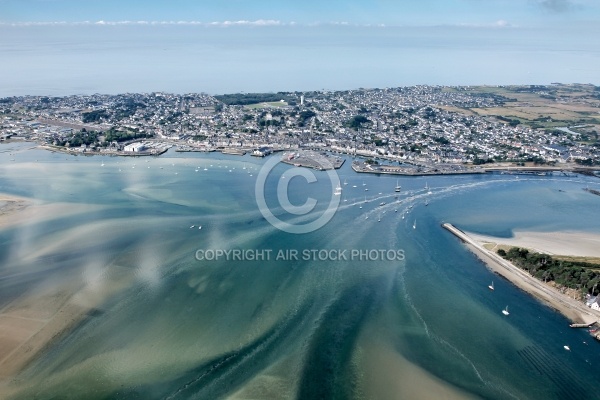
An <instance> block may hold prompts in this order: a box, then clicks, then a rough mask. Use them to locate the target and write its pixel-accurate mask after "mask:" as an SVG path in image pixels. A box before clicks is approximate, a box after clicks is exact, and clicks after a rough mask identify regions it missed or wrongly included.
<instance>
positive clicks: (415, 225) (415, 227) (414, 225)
mask: <svg viewBox="0 0 600 400" xmlns="http://www.w3.org/2000/svg"><path fill="white" fill-rule="evenodd" d="M413 229H417V220H416V219H415V222H413Z"/></svg>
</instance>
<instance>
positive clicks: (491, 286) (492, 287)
mask: <svg viewBox="0 0 600 400" xmlns="http://www.w3.org/2000/svg"><path fill="white" fill-rule="evenodd" d="M488 287H489V288H490V290H494V281H492V283H491V285H488Z"/></svg>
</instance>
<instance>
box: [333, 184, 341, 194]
mask: <svg viewBox="0 0 600 400" xmlns="http://www.w3.org/2000/svg"><path fill="white" fill-rule="evenodd" d="M333 194H334V195H336V196H339V195H341V194H342V187H341V186H340V184H339V183H338V185H337V187H336V188H335V191H334V192H333Z"/></svg>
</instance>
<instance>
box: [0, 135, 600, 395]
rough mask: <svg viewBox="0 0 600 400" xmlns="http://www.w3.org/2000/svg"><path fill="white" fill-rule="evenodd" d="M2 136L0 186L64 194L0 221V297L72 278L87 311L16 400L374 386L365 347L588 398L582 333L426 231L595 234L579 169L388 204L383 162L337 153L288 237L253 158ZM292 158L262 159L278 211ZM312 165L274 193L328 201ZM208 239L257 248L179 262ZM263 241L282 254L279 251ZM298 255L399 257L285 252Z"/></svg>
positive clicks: (480, 388) (507, 383) (502, 382)
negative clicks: (373, 164) (120, 151)
mask: <svg viewBox="0 0 600 400" xmlns="http://www.w3.org/2000/svg"><path fill="white" fill-rule="evenodd" d="M0 151H2V152H0V163H1V164H0V165H2V167H1V168H0V192H3V193H9V194H13V195H19V196H23V197H30V198H34V199H36V201H37V202H38V203H39V204H38V205H40V206H43V205H45V204H46V205H49V204H56V203H61V204H62V203H64V204H65V206H64V207H63V208H64V210H63V211H64V212H59V211H54V212H55V215H51V217H50V218H48V217H42V216H33V217H32V218H31V219H30V220H28V221H27V222H26V223H22V224H20V225H18V226H9V227H6V228H5V229H3V230H1V231H0V258H1V261H2V262H1V263H0V308H3V307H5V306H8V305H10V304H14V303H13V302H14V301H15V299H18V298H19V296H21V295H23V294H24V293H26V294H29V295H31V296H35V295H36V294H37V293H39V292H41V291H43V292H44V293H46V292H52V290H62V288H64V287H66V286H69V287H72V286H73V285H74V286H76V288H77V291H78V292H77V293H76V294H75V295H74V298H75V299H78V301H81V302H82V303H85V304H88V305H89V306H90V307H92V310H91V311H90V312H88V313H87V314H86V316H85V318H83V320H82V321H80V322H79V323H78V324H77V325H76V326H75V327H74V328H73V329H72V330H71V331H70V332H69V333H68V334H66V335H64V336H62V337H61V338H60V339H59V340H58V341H56V342H54V343H53V344H52V345H51V346H50V347H49V348H48V349H47V350H46V351H45V352H44V354H43V355H41V356H40V357H39V358H38V359H36V361H35V362H33V363H32V364H31V365H29V366H28V368H27V369H26V370H25V371H23V372H22V373H21V374H20V375H19V376H18V377H17V379H16V381H15V382H14V383H13V387H14V388H15V390H16V395H15V398H32V397H36V398H92V399H93V398H98V399H100V398H102V399H105V398H114V399H116V398H144V399H146V398H161V399H162V398H174V399H175V398H186V399H187V398H198V399H213V398H225V397H231V398H298V399H307V398H373V397H372V396H370V395H369V393H371V390H372V388H371V384H370V383H369V382H368V378H365V376H367V375H366V372H367V365H368V366H369V367H368V368H372V366H373V365H376V366H377V365H378V364H377V361H378V360H377V359H376V360H374V361H373V360H370V359H369V354H368V353H369V349H370V348H371V347H370V346H371V345H373V344H374V343H379V344H382V343H383V344H384V345H385V347H386V348H388V349H391V351H392V352H393V353H394V354H395V355H397V356H398V357H402V358H404V359H406V360H408V361H409V362H410V363H411V364H412V365H416V366H419V367H420V368H422V369H423V370H424V371H426V372H427V374H428V375H429V376H430V377H436V378H438V379H439V380H440V381H441V382H445V383H446V384H447V388H452V389H453V390H456V392H457V393H460V396H462V397H465V398H467V397H469V395H472V396H474V397H479V398H490V399H505V398H519V399H524V398H527V399H568V398H588V399H589V398H598V395H597V394H596V392H595V391H594V389H595V388H596V387H597V386H598V383H600V377H599V376H598V374H597V373H596V372H595V370H596V369H597V367H598V365H599V363H600V344H599V343H596V342H594V341H593V339H591V338H590V337H589V335H587V334H586V332H585V331H584V330H572V329H570V328H569V327H568V324H569V321H567V320H566V319H565V318H563V317H562V316H561V315H559V314H557V313H556V312H554V311H552V310H551V309H549V308H547V307H545V306H543V305H541V304H540V303H538V302H537V301H536V300H534V299H532V298H531V297H530V296H528V295H526V294H525V293H523V292H522V291H520V290H519V289H517V288H515V287H513V286H512V285H511V284H510V283H508V282H507V281H505V280H503V279H501V278H498V277H497V276H495V275H494V274H492V273H491V272H490V271H488V270H487V269H486V268H485V266H484V265H483V264H482V263H481V262H480V261H478V260H477V258H476V257H474V256H473V255H472V254H471V253H470V252H468V251H467V250H466V248H465V247H464V246H463V245H462V244H461V243H460V242H459V240H458V239H457V238H455V237H454V236H452V235H451V234H450V233H449V232H447V231H446V230H444V229H442V228H441V226H440V225H441V223H443V222H450V223H452V224H454V225H456V226H458V227H459V228H461V229H465V230H469V231H473V232H479V233H484V234H493V235H499V236H509V235H510V234H511V231H512V230H513V229H520V230H525V229H526V230H535V231H554V230H577V231H589V232H594V233H598V232H599V230H598V229H599V228H598V226H600V224H599V222H600V213H599V207H598V201H599V198H598V197H597V196H593V195H591V194H588V193H586V192H584V191H583V190H582V188H583V187H585V186H587V185H590V187H599V186H600V181H598V180H597V179H592V178H588V177H575V178H569V177H563V176H558V175H556V176H552V177H538V176H521V177H520V178H519V179H515V177H514V176H508V175H488V176H477V175H475V176H446V177H441V176H440V177H427V178H408V177H405V178H400V179H399V183H400V185H401V186H402V193H401V194H400V196H399V197H398V199H396V198H395V196H396V194H395V193H394V192H393V189H394V186H395V185H396V178H395V177H390V176H374V175H373V176H368V175H357V174H355V173H354V172H353V171H352V170H351V169H350V165H349V162H347V163H346V164H345V165H344V166H343V168H342V169H341V170H340V171H339V177H340V181H341V182H344V181H346V183H347V185H344V187H343V194H342V196H341V198H340V207H339V209H338V211H337V212H336V214H335V216H334V217H333V219H332V220H331V221H330V222H329V223H327V224H326V225H325V226H323V227H322V228H321V229H318V230H316V231H314V232H311V233H308V234H303V235H294V234H290V233H285V232H281V231H279V230H277V229H275V228H273V227H272V226H271V225H270V224H269V223H268V222H267V221H266V220H265V218H263V216H262V214H261V213H260V211H259V208H258V206H257V204H256V201H255V182H256V178H257V176H258V173H259V170H260V167H261V166H262V165H263V163H265V162H266V161H267V160H262V159H256V158H251V157H248V156H245V157H238V156H225V155H221V154H191V153H181V154H179V153H175V152H169V153H167V154H165V155H163V156H161V157H159V158H115V157H100V156H94V157H84V156H69V155H65V154H61V153H51V152H47V151H42V150H37V149H33V148H32V145H30V144H7V145H2V146H1V147H0ZM12 159H14V161H11V160H12ZM348 161H350V160H348ZM204 168H206V170H204ZM291 168H292V167H290V166H286V165H278V166H277V167H275V169H274V171H273V174H272V175H270V176H269V179H267V185H266V196H265V197H266V201H267V205H268V206H270V207H271V208H272V209H273V210H274V214H276V215H278V216H280V217H281V218H282V219H286V220H287V221H289V222H298V221H299V220H300V221H304V220H303V219H302V217H289V216H286V215H285V213H284V212H283V211H282V210H281V208H280V207H278V206H277V204H278V200H277V193H276V186H277V181H278V180H280V179H288V178H289V177H290V176H291V175H290V174H289V173H288V178H286V177H282V175H283V176H285V174H286V172H288V170H290V169H291ZM324 174H325V173H324V172H315V176H316V177H317V178H318V181H317V182H316V183H314V184H311V185H306V184H303V182H302V179H300V178H293V179H292V180H291V182H290V187H289V188H290V189H289V199H290V202H291V203H292V204H294V205H299V204H301V203H303V202H304V201H305V200H306V199H307V198H308V197H313V198H315V199H316V200H318V204H317V207H316V209H315V211H314V213H312V214H310V215H309V216H308V217H307V218H309V219H310V218H311V217H312V216H313V215H317V214H319V213H321V212H322V211H323V210H324V207H325V206H324V204H325V203H326V202H327V201H328V200H329V198H330V197H331V193H332V188H331V185H330V183H329V181H328V180H327V179H325V178H324V176H325V175H324ZM363 183H364V184H365V185H364V186H363ZM425 185H427V186H428V187H430V188H431V192H432V193H431V194H430V195H428V194H427V193H426V190H425V189H424V187H425ZM353 186H356V187H353ZM365 188H368V189H369V190H368V191H365V190H364V189H365ZM559 189H560V190H562V191H559ZM380 193H381V194H380ZM365 196H366V197H367V200H368V202H367V203H365ZM426 199H427V200H428V201H429V205H428V206H425V205H424V202H425V200H426ZM381 202H386V205H384V206H382V207H379V206H378V205H379V203H381ZM78 207H80V208H78ZM360 207H362V208H360ZM402 215H404V218H402ZM367 217H368V218H367ZM413 224H414V226H416V228H413ZM192 225H194V228H191V226H192ZM198 225H201V226H202V229H197V227H198ZM211 249H213V250H215V249H241V250H251V251H261V250H262V251H271V252H272V254H271V257H270V259H262V260H223V259H221V260H197V259H196V257H195V256H196V254H197V250H204V251H206V250H211ZM279 250H283V251H290V250H296V251H298V253H299V255H300V256H299V257H298V259H294V258H293V257H289V256H288V257H284V259H279V260H277V259H275V255H276V253H277V252H278V251H279ZM310 250H315V251H319V250H333V252H332V253H329V254H339V253H337V252H338V251H343V250H346V251H347V254H348V257H349V256H350V252H351V251H353V250H354V251H357V250H363V251H368V250H394V251H401V253H394V254H395V256H394V257H378V258H377V257H374V258H376V259H368V258H367V259H364V258H363V259H348V260H345V261H344V260H335V259H333V258H332V257H325V259H319V257H318V256H314V257H312V258H311V257H309V259H303V258H302V254H303V251H310ZM287 254H288V255H289V253H287ZM399 254H402V255H403V257H399V256H398V255H399ZM491 280H494V282H495V286H496V290H495V291H494V292H490V291H489V290H488V289H487V285H488V284H489V283H490V281H491ZM111 288H112V289H111ZM92 294H93V295H94V296H96V295H97V296H96V297H94V299H96V300H95V301H94V302H92V301H91V300H90V299H89V298H86V296H90V298H91V295H92ZM86 301H87V302H86ZM507 304H508V305H510V308H511V314H510V317H508V318H507V317H505V316H503V315H502V314H501V313H500V311H501V310H502V309H503V308H504V307H505V306H506V305H507ZM566 344H568V345H569V346H570V348H571V351H570V352H567V351H565V350H563V345H566ZM376 368H377V367H376ZM379 368H381V371H380V372H381V374H384V373H389V374H390V375H392V376H393V375H394V374H396V376H397V377H398V379H401V378H402V375H403V374H405V373H407V371H405V370H402V369H398V370H397V371H396V370H394V371H392V372H390V371H389V370H388V368H389V366H388V365H386V364H384V363H383V362H382V363H381V365H380V366H379ZM378 372H379V371H375V373H378ZM389 383H390V385H391V384H392V383H393V382H391V381H390V382H389ZM426 390H427V389H426V388H425V389H424V393H425V394H426V393H427V392H426ZM448 390H450V389H448ZM424 398H427V396H425V397H424Z"/></svg>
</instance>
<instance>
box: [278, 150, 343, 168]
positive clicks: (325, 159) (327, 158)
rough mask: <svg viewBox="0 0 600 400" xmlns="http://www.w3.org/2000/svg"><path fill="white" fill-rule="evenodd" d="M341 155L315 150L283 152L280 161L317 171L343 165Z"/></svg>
mask: <svg viewBox="0 0 600 400" xmlns="http://www.w3.org/2000/svg"><path fill="white" fill-rule="evenodd" d="M344 161H345V160H344V159H343V158H342V157H337V156H332V155H330V154H327V153H318V152H315V151H299V152H288V153H284V154H283V156H282V157H281V162H283V163H286V164H290V165H293V166H295V167H306V168H312V169H316V170H319V171H324V170H331V169H339V168H341V167H342V165H344Z"/></svg>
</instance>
